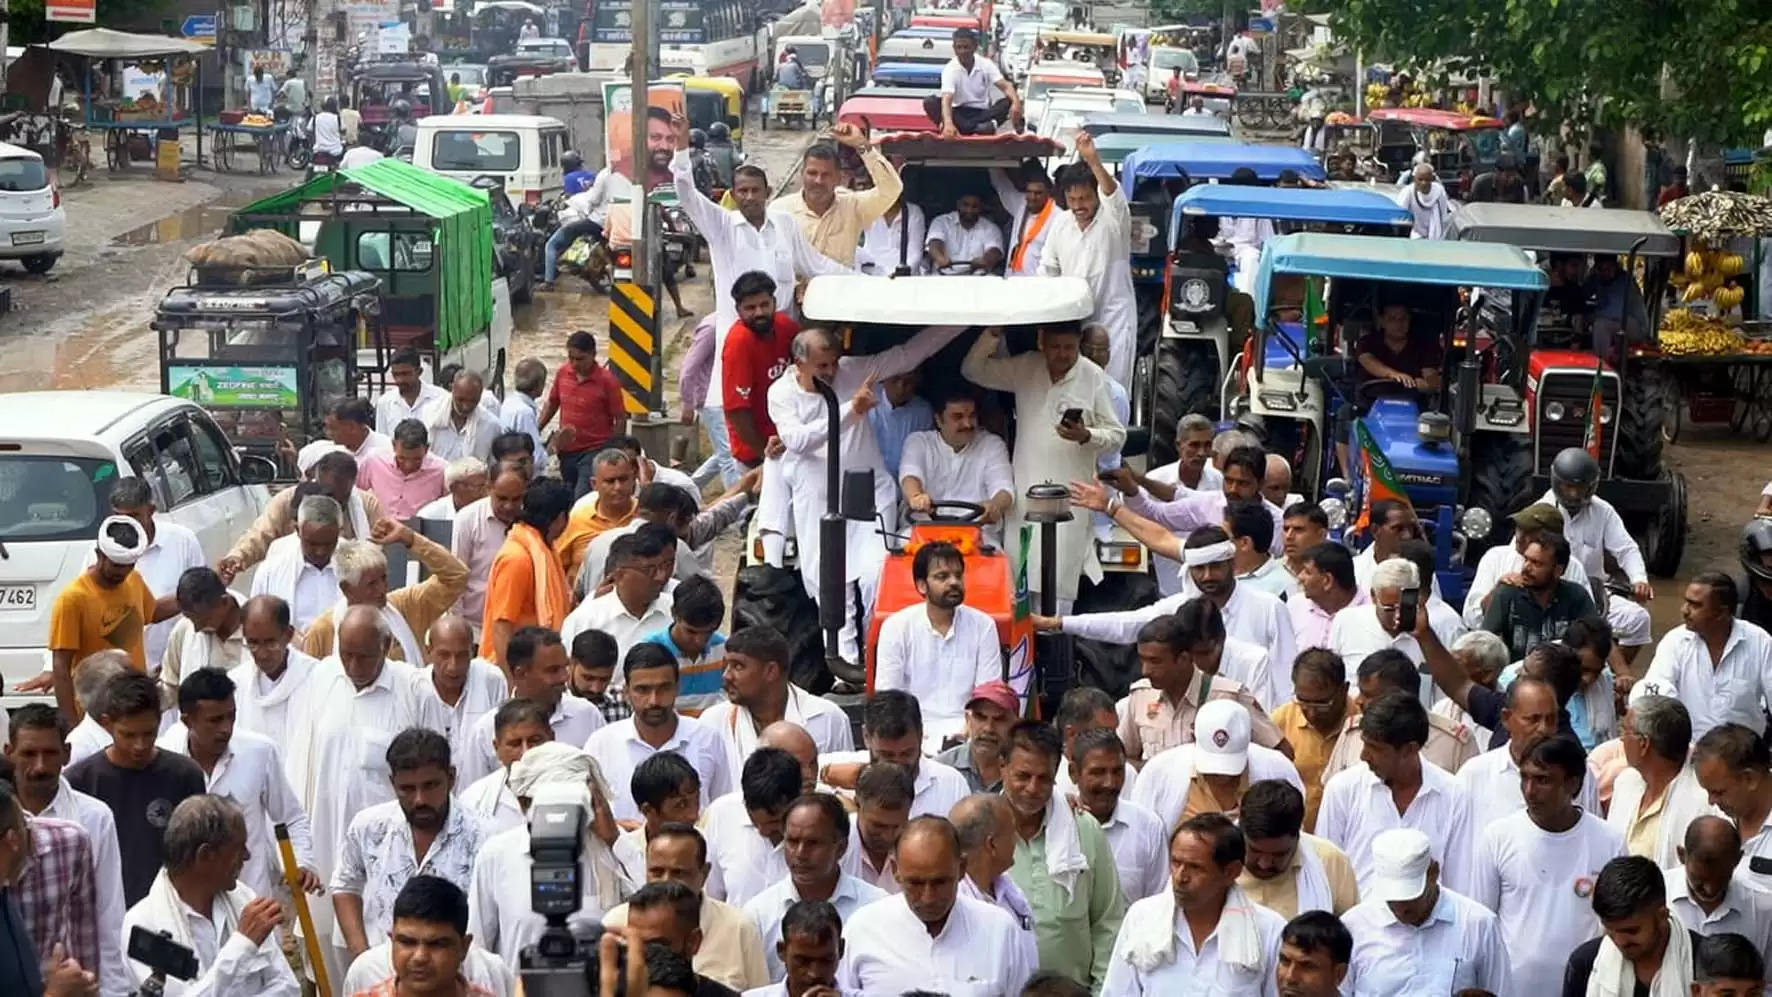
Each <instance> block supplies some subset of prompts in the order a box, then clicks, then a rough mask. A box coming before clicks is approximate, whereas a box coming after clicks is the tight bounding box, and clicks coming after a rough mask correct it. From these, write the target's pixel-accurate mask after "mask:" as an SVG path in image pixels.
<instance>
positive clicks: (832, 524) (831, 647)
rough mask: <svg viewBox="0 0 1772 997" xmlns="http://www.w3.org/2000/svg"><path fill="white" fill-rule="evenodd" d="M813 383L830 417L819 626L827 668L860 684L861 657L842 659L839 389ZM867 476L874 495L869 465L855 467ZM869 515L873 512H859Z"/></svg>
mask: <svg viewBox="0 0 1772 997" xmlns="http://www.w3.org/2000/svg"><path fill="white" fill-rule="evenodd" d="M813 385H814V386H815V387H816V388H817V389H818V393H819V395H820V396H821V397H822V398H824V407H825V417H826V418H827V419H828V420H829V422H830V429H829V432H828V433H827V434H826V437H825V493H824V515H823V516H820V517H819V520H818V546H819V552H818V625H819V628H820V629H822V630H823V631H824V660H825V667H826V668H829V669H830V672H831V675H832V676H834V677H835V678H836V679H837V680H838V681H840V682H848V683H851V684H854V685H858V686H859V685H863V684H864V683H866V682H867V677H868V676H867V666H866V664H865V663H863V662H860V661H855V662H851V661H846V660H845V659H844V658H843V652H842V641H841V638H840V637H839V634H840V633H841V632H842V630H843V614H844V613H847V612H848V611H849V591H848V588H849V585H848V575H849V564H848V546H849V524H848V522H847V521H846V520H845V518H844V516H843V506H844V502H843V496H844V492H843V477H844V475H843V467H842V453H843V441H842V421H841V418H840V416H839V413H838V406H837V392H836V390H835V389H833V388H832V387H831V384H830V382H829V381H825V380H822V379H814V381H813ZM853 473H854V475H855V476H857V477H861V478H866V479H867V480H866V488H865V494H866V495H867V496H868V497H869V499H870V503H869V504H870V505H871V499H872V497H873V492H874V487H873V482H874V473H873V471H872V470H862V471H856V472H853ZM863 518H865V519H872V518H873V516H872V515H868V516H865V517H863ZM862 626H863V621H860V620H857V621H856V635H857V638H858V639H857V641H856V645H857V647H860V646H861V639H860V638H861V628H862Z"/></svg>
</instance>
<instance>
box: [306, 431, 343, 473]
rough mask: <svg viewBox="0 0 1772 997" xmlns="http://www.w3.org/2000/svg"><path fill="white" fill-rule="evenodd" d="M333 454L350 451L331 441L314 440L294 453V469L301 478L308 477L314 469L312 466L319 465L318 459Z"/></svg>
mask: <svg viewBox="0 0 1772 997" xmlns="http://www.w3.org/2000/svg"><path fill="white" fill-rule="evenodd" d="M335 453H350V451H349V450H346V449H345V448H344V447H343V446H340V445H339V444H337V443H334V442H332V441H331V440H315V441H314V442H312V443H310V444H308V445H307V446H305V447H302V448H301V449H300V450H298V451H296V454H295V469H296V470H297V471H300V472H301V476H302V477H304V478H305V477H307V476H308V472H309V471H312V470H313V469H314V465H315V464H318V463H320V458H322V457H324V456H326V455H327V454H335Z"/></svg>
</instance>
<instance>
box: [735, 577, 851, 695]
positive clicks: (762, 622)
mask: <svg viewBox="0 0 1772 997" xmlns="http://www.w3.org/2000/svg"><path fill="white" fill-rule="evenodd" d="M753 626H769V627H774V628H775V630H776V631H777V632H778V633H781V634H783V635H785V636H786V637H787V639H788V674H789V681H791V682H793V683H794V684H795V685H797V686H799V687H800V688H802V689H805V690H806V691H807V692H810V693H813V694H814V695H822V694H824V693H826V692H829V691H830V689H831V686H832V685H833V684H834V683H833V681H832V678H831V671H830V668H829V667H827V666H826V664H825V660H824V631H823V630H822V629H820V628H819V625H818V603H816V602H814V601H813V600H812V597H811V596H809V595H807V594H806V585H805V583H803V582H802V581H801V580H800V572H799V571H797V570H795V569H792V568H774V567H770V566H769V565H767V564H749V565H745V566H744V567H742V568H739V569H738V576H737V577H736V578H734V579H733V582H732V630H733V632H734V633H736V632H738V631H740V630H743V629H744V628H746V627H753Z"/></svg>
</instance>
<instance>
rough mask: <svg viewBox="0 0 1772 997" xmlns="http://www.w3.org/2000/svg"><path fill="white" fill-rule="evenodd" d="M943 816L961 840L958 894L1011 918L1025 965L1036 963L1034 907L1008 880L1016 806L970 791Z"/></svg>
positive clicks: (1013, 854) (1011, 862) (1038, 957)
mask: <svg viewBox="0 0 1772 997" xmlns="http://www.w3.org/2000/svg"><path fill="white" fill-rule="evenodd" d="M948 819H949V820H951V821H952V822H953V824H954V832H955V834H957V835H958V836H959V839H960V852H961V854H962V855H964V856H965V860H964V861H965V863H966V875H965V876H964V877H962V878H961V880H960V895H961V896H963V897H971V898H972V899H974V900H981V901H983V902H985V903H987V904H990V905H992V906H994V907H996V908H997V909H998V910H1000V911H1002V912H1003V913H1005V914H1008V915H1009V916H1010V917H1012V918H1014V919H1015V924H1016V926H1017V927H1018V928H1020V929H1021V931H1020V934H1021V940H1022V947H1023V948H1024V949H1025V950H1026V951H1025V953H1024V954H1025V956H1026V958H1027V960H1028V964H1029V965H1030V966H1031V965H1035V964H1037V963H1039V961H1040V951H1039V945H1038V944H1037V943H1036V941H1035V940H1034V906H1033V904H1030V903H1028V898H1027V895H1026V894H1025V893H1022V892H1021V887H1019V886H1016V885H1015V880H1014V879H1012V878H1010V876H1009V870H1010V868H1011V867H1013V866H1014V865H1015V808H1014V807H1011V806H1010V805H1009V801H1008V800H1007V799H1005V798H1004V797H1003V796H1002V795H1001V794H999V793H974V794H973V795H971V796H968V797H966V798H965V799H963V800H961V801H960V802H958V803H956V804H954V809H953V811H952V812H951V813H950V814H949V815H948Z"/></svg>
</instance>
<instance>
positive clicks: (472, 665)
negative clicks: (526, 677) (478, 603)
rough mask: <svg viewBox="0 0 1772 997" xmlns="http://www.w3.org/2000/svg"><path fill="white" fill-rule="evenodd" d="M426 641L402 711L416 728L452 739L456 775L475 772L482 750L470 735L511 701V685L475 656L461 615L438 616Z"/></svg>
mask: <svg viewBox="0 0 1772 997" xmlns="http://www.w3.org/2000/svg"><path fill="white" fill-rule="evenodd" d="M425 640H426V642H427V645H428V649H427V650H426V652H425V660H426V664H425V666H424V667H423V668H420V669H418V670H416V671H414V672H412V673H411V675H410V676H409V678H408V680H407V681H406V682H405V683H404V684H403V685H402V686H401V687H400V690H399V692H400V696H401V704H400V709H401V710H402V712H403V713H404V714H405V715H406V716H409V717H411V718H412V723H413V725H414V726H418V727H429V728H430V729H432V730H434V731H436V732H437V733H439V734H442V735H443V736H444V737H446V738H448V739H449V756H450V759H451V761H453V762H454V764H455V767H456V769H457V771H461V772H468V771H472V770H473V765H474V764H475V761H474V760H475V759H477V758H478V757H479V754H480V752H479V747H480V746H479V745H478V744H470V743H469V734H470V732H471V731H472V730H473V729H474V724H475V722H476V721H478V720H479V719H480V718H481V717H483V716H485V715H486V714H488V713H491V712H492V711H493V710H496V709H498V707H499V704H501V703H503V702H504V701H505V700H507V699H509V698H511V690H510V685H509V684H508V683H507V682H506V681H505V674H504V672H503V671H502V670H501V669H500V668H499V667H498V666H497V665H494V664H493V663H491V662H489V661H486V660H485V659H483V658H477V657H475V656H474V648H475V645H476V644H477V643H478V642H477V641H476V640H475V639H474V629H473V627H471V626H470V625H469V624H468V621H467V620H465V619H463V618H461V617H460V616H456V615H454V614H453V613H450V614H445V615H443V616H440V617H438V618H437V622H436V623H433V624H431V629H430V631H429V632H428V633H427V634H426V635H425Z"/></svg>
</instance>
